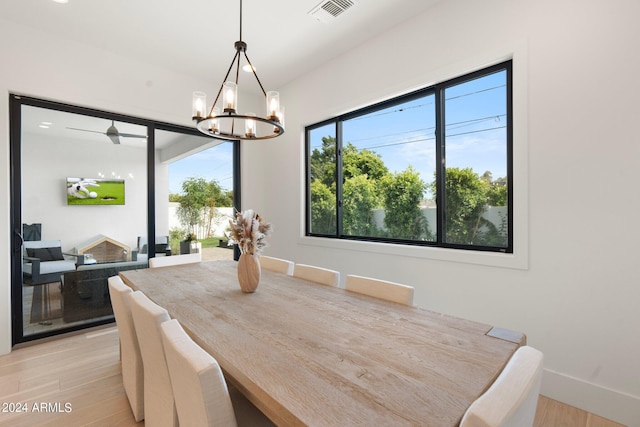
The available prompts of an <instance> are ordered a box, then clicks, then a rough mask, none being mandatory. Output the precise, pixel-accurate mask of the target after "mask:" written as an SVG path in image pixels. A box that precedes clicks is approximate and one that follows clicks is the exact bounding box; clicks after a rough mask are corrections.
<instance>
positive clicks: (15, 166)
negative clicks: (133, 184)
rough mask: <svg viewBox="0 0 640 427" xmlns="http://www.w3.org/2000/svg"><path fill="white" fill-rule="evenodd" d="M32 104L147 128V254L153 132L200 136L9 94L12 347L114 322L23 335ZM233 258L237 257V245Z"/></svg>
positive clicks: (236, 147) (152, 226)
mask: <svg viewBox="0 0 640 427" xmlns="http://www.w3.org/2000/svg"><path fill="white" fill-rule="evenodd" d="M23 105H27V106H33V107H40V108H46V109H53V110H59V111H64V112H67V113H74V114H80V115H85V116H92V117H97V118H102V119H108V120H117V121H124V122H129V123H132V124H135V125H140V126H146V128H147V239H148V242H149V244H148V248H149V249H148V251H149V254H154V253H155V241H156V239H155V234H156V231H155V230H156V223H155V213H156V209H155V202H156V200H155V131H156V130H165V131H171V132H177V133H183V134H188V135H194V136H202V134H201V133H200V132H199V131H198V130H197V129H195V128H190V127H186V126H180V125H174V124H170V123H164V122H158V121H154V120H147V119H142V118H138V117H133V116H127V115H123V114H118V113H111V112H107V111H102V110H97V109H92V108H86V107H79V106H74V105H70V104H64V103H59V102H54V101H47V100H42V99H38V98H33V97H29V96H22V95H18V94H9V129H10V131H9V139H10V143H9V159H10V171H9V173H10V177H9V179H10V226H11V239H10V240H11V324H12V326H11V330H12V346H14V345H16V344H18V343H23V342H28V341H33V340H37V339H41V338H46V337H50V336H54V335H59V334H63V333H67V332H73V331H77V330H81V329H87V328H90V327H94V326H99V325H104V324H108V323H112V322H114V319H113V318H111V319H103V320H99V321H94V322H87V323H85V324H82V325H75V326H70V327H67V328H62V329H56V330H51V331H46V332H41V333H35V334H32V335H28V336H24V325H23V298H22V286H23V281H22V242H23V239H22V156H21V153H22V150H21V145H22V106H23ZM240 154H241V153H240V141H234V142H233V160H232V161H233V203H234V208H235V209H237V210H241V207H240V200H241V194H240V188H241V185H240V176H241V174H240ZM234 255H235V256H234V258H235V259H237V258H238V254H237V248H236V249H235V252H234Z"/></svg>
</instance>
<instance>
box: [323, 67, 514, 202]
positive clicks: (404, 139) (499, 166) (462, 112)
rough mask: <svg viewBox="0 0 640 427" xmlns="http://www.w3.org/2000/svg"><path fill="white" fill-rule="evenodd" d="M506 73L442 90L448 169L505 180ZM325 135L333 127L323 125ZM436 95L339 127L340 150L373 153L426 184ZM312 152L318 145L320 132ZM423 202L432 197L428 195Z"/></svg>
mask: <svg viewBox="0 0 640 427" xmlns="http://www.w3.org/2000/svg"><path fill="white" fill-rule="evenodd" d="M505 81H506V72H505V71H500V72H497V73H494V74H491V75H488V76H485V77H481V78H478V79H475V80H472V81H469V82H466V83H461V84H459V85H456V86H452V87H449V88H447V89H446V92H445V99H446V101H445V117H446V131H445V132H446V141H445V144H446V162H447V163H446V166H447V168H452V167H455V168H461V169H463V168H471V169H473V171H474V172H475V173H477V174H478V175H482V174H484V173H485V172H486V171H489V172H491V176H492V177H493V179H494V180H495V179H498V178H503V177H506V175H507V158H506V151H507V150H506V144H507V142H506V140H507V138H506V127H507V120H506V119H507V118H506V115H505V112H506V83H505ZM326 128H327V131H328V132H327V135H328V134H329V132H333V126H327V127H326ZM435 129H436V127H435V96H433V95H429V96H425V97H422V98H419V99H416V100H413V101H410V102H407V103H404V104H401V105H396V106H392V107H389V108H387V109H384V110H379V111H376V112H373V113H370V114H367V115H364V116H360V117H357V118H354V119H350V120H347V121H345V122H344V123H343V141H344V145H345V146H346V145H347V144H349V143H351V144H353V145H355V146H356V147H357V148H358V149H360V150H362V149H368V150H371V151H374V152H375V153H377V154H378V155H380V156H381V158H382V159H383V161H384V164H385V166H386V167H387V168H388V169H389V171H390V172H392V173H396V172H401V171H404V170H406V169H407V167H408V166H411V167H412V168H413V169H414V170H416V171H418V172H419V173H420V177H421V178H422V180H423V181H425V182H426V183H430V182H432V181H433V179H434V171H435V166H436V165H435V162H436V156H435V150H436V145H435V143H436V139H435ZM313 135H314V136H316V138H314V139H312V141H311V152H313V150H314V149H316V148H318V149H319V148H321V146H322V140H321V137H322V136H326V135H324V134H323V132H322V131H321V130H320V129H318V130H316V131H315V132H313ZM425 196H426V197H427V198H433V195H431V194H429V193H427V194H426V195H425Z"/></svg>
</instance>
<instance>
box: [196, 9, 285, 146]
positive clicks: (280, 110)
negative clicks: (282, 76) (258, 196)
mask: <svg viewBox="0 0 640 427" xmlns="http://www.w3.org/2000/svg"><path fill="white" fill-rule="evenodd" d="M234 46H235V49H236V53H235V55H234V57H233V59H232V60H231V65H230V66H229V69H228V71H227V74H226V75H225V76H224V79H223V81H222V84H221V85H220V89H219V90H218V94H217V95H216V98H215V100H214V101H213V104H211V106H208V105H207V95H206V94H205V93H204V92H193V108H192V119H193V121H195V122H196V127H197V129H198V130H199V131H200V132H202V133H204V134H205V135H208V136H212V137H214V138H220V139H227V140H238V139H243V140H261V139H269V138H275V137H278V136H280V135H282V134H284V107H282V106H281V105H280V94H279V93H278V92H275V91H269V92H266V91H265V90H264V87H263V86H262V83H261V82H260V79H259V78H258V74H256V69H255V67H254V66H253V64H251V61H250V60H249V57H248V56H247V44H246V43H245V42H244V41H242V0H240V40H239V41H237V42H235V44H234ZM242 57H244V59H245V60H246V62H247V65H245V67H244V68H245V69H248V70H249V71H250V72H251V74H253V76H254V77H255V79H256V82H257V83H258V85H259V86H260V90H261V91H262V94H263V95H264V99H265V104H264V105H265V111H266V114H265V115H264V116H259V115H257V114H255V113H245V114H239V113H238V77H239V75H240V68H241V65H240V62H241V59H242ZM234 66H235V81H231V80H229V74H230V73H231V71H232V70H233V69H234ZM218 101H220V102H218Z"/></svg>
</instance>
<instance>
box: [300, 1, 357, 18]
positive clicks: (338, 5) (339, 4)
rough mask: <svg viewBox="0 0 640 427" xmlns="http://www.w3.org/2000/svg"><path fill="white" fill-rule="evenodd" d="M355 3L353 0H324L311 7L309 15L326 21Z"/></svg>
mask: <svg viewBox="0 0 640 427" xmlns="http://www.w3.org/2000/svg"><path fill="white" fill-rule="evenodd" d="M355 4H356V2H355V1H354V0H325V1H322V2H320V3H319V4H318V5H316V7H314V8H313V9H311V12H309V15H311V16H312V17H313V18H314V19H316V20H318V21H320V22H324V23H328V22H332V21H333V20H334V19H335V18H337V17H338V16H340V15H341V14H342V13H343V12H345V11H346V10H348V9H350V8H351V6H353V5H355Z"/></svg>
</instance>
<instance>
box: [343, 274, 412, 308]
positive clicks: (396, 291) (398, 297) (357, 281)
mask: <svg viewBox="0 0 640 427" xmlns="http://www.w3.org/2000/svg"><path fill="white" fill-rule="evenodd" d="M344 288H345V289H346V290H348V291H351V292H357V293H359V294H364V295H369V296H372V297H375V298H379V299H383V300H387V301H392V302H397V303H400V304H405V305H413V286H407V285H402V284H400V283H394V282H387V281H386V280H380V279H373V278H371V277H363V276H356V275H354V274H349V275H347V277H346V279H345V284H344Z"/></svg>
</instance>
